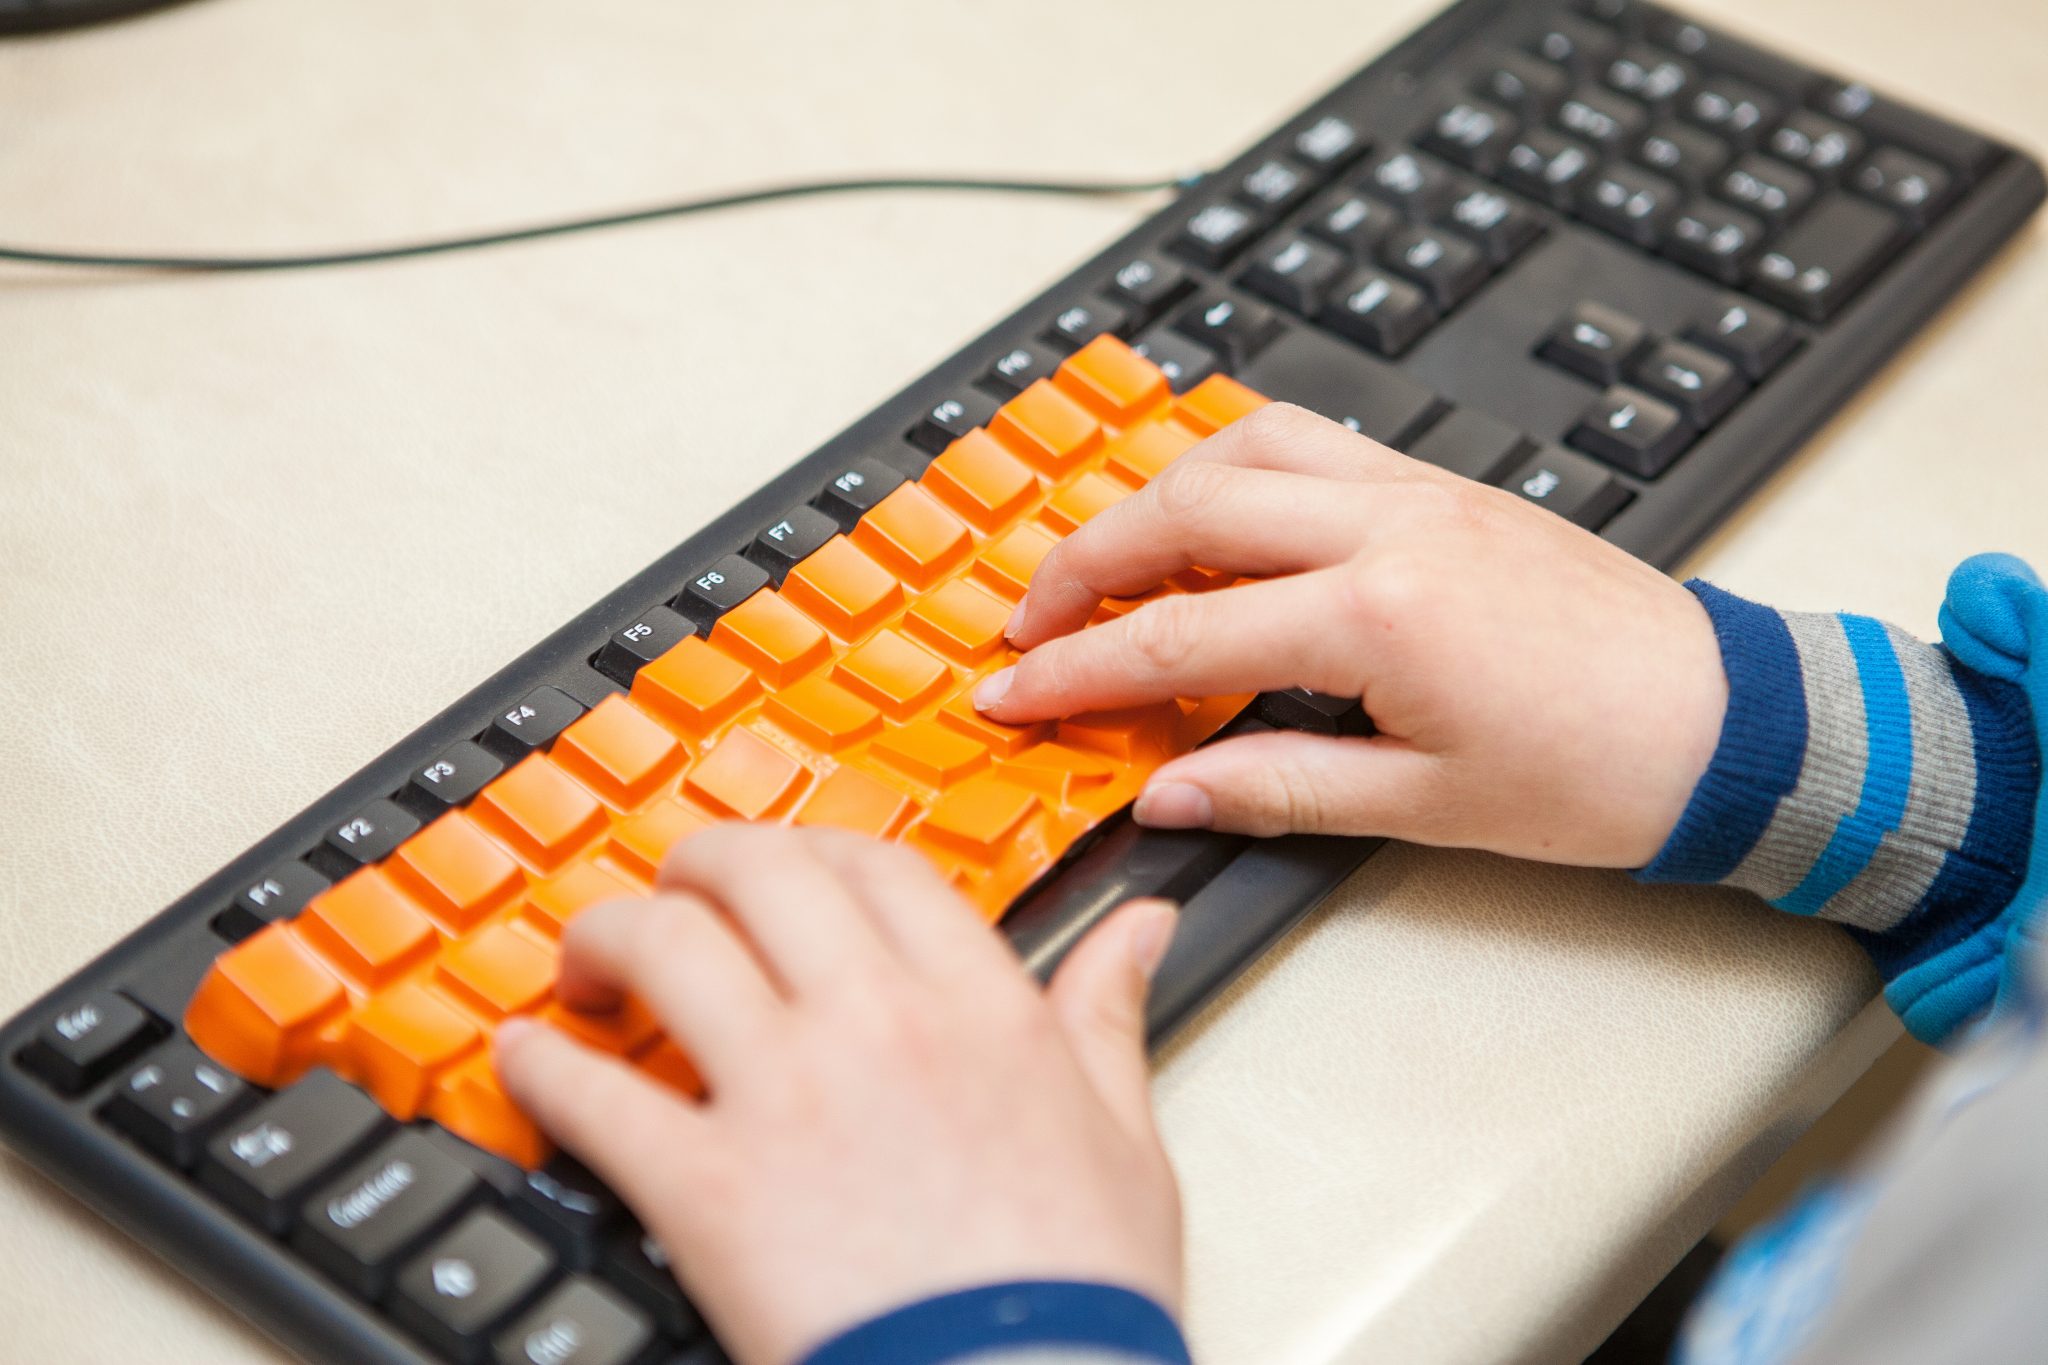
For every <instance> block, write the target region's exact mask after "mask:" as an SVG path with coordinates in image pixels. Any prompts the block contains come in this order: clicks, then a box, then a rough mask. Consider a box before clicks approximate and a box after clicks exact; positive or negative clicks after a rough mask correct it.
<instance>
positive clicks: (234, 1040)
mask: <svg viewBox="0 0 2048 1365" xmlns="http://www.w3.org/2000/svg"><path fill="white" fill-rule="evenodd" d="M347 1003H348V993H347V992H346V991H344V990H342V988H341V982H340V981H339V980H337V979H336V978H335V975H334V973H333V972H331V971H329V970H328V969H327V967H326V965H325V964H323V963H322V962H320V961H319V959H317V958H315V957H314V956H313V954H312V952H311V951H310V950H309V949H307V948H306V947H305V946H303V945H302V944H301V943H300V942H299V939H298V936H297V935H296V934H294V933H293V932H292V929H291V926H290V925H288V924H273V925H270V926H268V927H266V928H264V929H261V930H258V931H257V932H256V934H255V935H253V936H252V937H250V938H247V939H244V940H243V941H242V942H241V943H239V944H237V945H236V946H235V947H233V948H230V949H228V950H227V951H226V952H224V953H222V954H221V955H220V956H219V957H217V958H215V959H214V960H213V966H211V967H210V968H208V969H207V972H206V979H205V980H203V981H201V982H200V983H199V989H198V990H197V991H196V992H194V993H193V996H192V1003H191V1004H190V1005H188V1006H187V1007H186V1009H185V1030H186V1032H188V1033H190V1034H191V1035H192V1041H193V1042H195V1043H197V1044H199V1046H200V1048H201V1049H202V1050H203V1051H205V1053H206V1054H207V1055H208V1056H209V1057H211V1058H213V1059H214V1060H215V1061H217V1062H219V1063H220V1064H221V1065H222V1066H225V1067H227V1068H229V1069H230V1070H232V1071H235V1072H238V1073H239V1074H241V1075H242V1076H245V1077H247V1078H248V1079H249V1080H252V1081H254V1082H256V1083H257V1084H258V1085H268V1086H279V1085H283V1084H284V1083H285V1082H287V1081H289V1080H293V1079H295V1078H296V1077H297V1076H298V1074H299V1073H300V1072H302V1071H304V1070H305V1069H306V1067H307V1065H308V1064H309V1063H310V1062H311V1061H312V1059H313V1047H314V1044H315V1042H316V1041H317V1040H318V1037H319V1033H320V1028H321V1026H322V1025H323V1024H325V1023H326V1022H327V1021H328V1019H330V1018H331V1017H333V1016H334V1015H335V1014H337V1013H339V1012H340V1011H341V1009H342V1008H343V1007H344V1006H345V1005H347Z"/></svg>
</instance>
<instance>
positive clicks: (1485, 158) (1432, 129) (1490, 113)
mask: <svg viewBox="0 0 2048 1365" xmlns="http://www.w3.org/2000/svg"><path fill="white" fill-rule="evenodd" d="M1520 132H1521V126H1520V124H1518V123H1517V122H1516V120H1515V116H1514V115H1513V114H1511V113H1509V112H1508V111H1507V110H1505V109H1503V108H1501V107H1500V106H1499V105H1497V104H1489V103H1488V102H1487V101H1485V100H1466V101H1464V102H1462V103H1459V104H1454V105H1452V106H1451V107H1450V108H1448V109H1446V110H1444V112H1443V113H1441V114H1439V115H1437V117H1436V120H1435V122H1433V123H1431V124H1430V125H1429V128H1428V130H1427V131H1426V132H1424V133H1423V135H1422V138H1421V142H1422V145H1423V146H1424V147H1427V148H1428V149H1429V150H1430V151H1432V152H1435V153H1436V154H1437V155H1438V156H1440V157H1443V158H1444V159H1445V160H1446V161H1455V162H1457V163H1458V164H1459V165H1460V166H1463V167H1465V168H1466V169H1468V170H1474V171H1477V172H1479V173H1480V174H1481V175H1492V174H1493V173H1494V172H1495V171H1497V170H1499V169H1500V163H1501V158H1503V157H1504V156H1506V155H1507V150H1508V148H1509V146H1511V145H1512V144H1513V143H1514V140H1515V136H1516V135H1517V134H1518V133H1520Z"/></svg>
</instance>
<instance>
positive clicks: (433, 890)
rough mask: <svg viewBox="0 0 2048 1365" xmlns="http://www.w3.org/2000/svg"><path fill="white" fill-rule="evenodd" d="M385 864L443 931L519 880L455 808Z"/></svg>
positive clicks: (494, 901)
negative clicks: (439, 924)
mask: <svg viewBox="0 0 2048 1365" xmlns="http://www.w3.org/2000/svg"><path fill="white" fill-rule="evenodd" d="M663 737H664V738H666V737H667V736H666V733H665V732H664V735H663ZM671 742H673V741H671ZM385 866H386V867H388V868H389V869H390V872H391V876H392V879H393V880H394V881H396V882H397V883H398V884H399V885H400V886H402V887H404V888H405V889H406V890H407V891H409V892H411V893H412V894H413V895H414V896H416V897H418V898H419V901H420V903H421V904H422V905H424V906H426V908H427V911H428V913H430V914H432V915H433V916H434V917H435V918H436V919H437V920H439V921H440V923H441V926H442V928H443V929H444V930H445V931H446V932H449V933H461V932H462V931H463V930H464V929H467V928H468V927H469V926H470V925H472V924H475V923H476V922H477V921H478V920H480V919H482V918H483V917H484V916H485V915H488V914H489V913H490V912H491V911H493V910H495V909H497V908H498V907H499V906H500V905H502V904H504V903H505V902H506V901H507V900H509V899H511V898H512V896H513V895H514V894H516V893H517V892H518V890H519V887H520V885H521V884H522V883H523V882H524V881H525V874H523V873H522V872H521V871H520V870H519V864H518V863H515V862H513V861H512V859H511V858H510V857H508V856H507V855H506V853H505V850H504V849H502V848H499V847H498V846H497V845H496V844H494V843H492V842H491V840H490V839H489V838H488V837H486V836H485V834H484V832H483V831H482V830H480V829H478V828H477V827H476V825H475V824H474V823H473V822H472V821H471V820H470V818H469V817H468V816H467V815H465V814H463V813H462V812H461V811H450V812H449V813H448V814H446V815H444V816H442V817H441V818H440V819H438V820H436V821H435V822H434V823H433V824H431V825H428V826H427V827H426V828H425V829H423V830H421V831H420V832H419V833H418V834H415V835H413V836H412V838H410V839H407V840H406V841H405V842H404V843H402V844H400V845H399V846H398V851H397V852H396V853H394V854H392V855H391V861H390V862H389V863H387V864H385ZM361 875H362V874H361V873H357V874H356V877H360V876H361ZM356 877H351V878H349V881H351V882H352V881H354V880H356Z"/></svg>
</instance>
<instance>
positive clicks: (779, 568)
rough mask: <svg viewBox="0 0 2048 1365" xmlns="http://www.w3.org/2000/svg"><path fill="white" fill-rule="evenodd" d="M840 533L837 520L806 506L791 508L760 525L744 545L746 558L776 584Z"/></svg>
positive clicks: (778, 584)
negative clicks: (778, 516) (759, 528)
mask: <svg viewBox="0 0 2048 1365" xmlns="http://www.w3.org/2000/svg"><path fill="white" fill-rule="evenodd" d="M838 534H839V523H838V522H836V521H834V520H833V519H832V518H830V517H828V516H826V515H825V514H824V513H823V512H820V511H819V510H818V509H817V508H815V507H812V506H809V505H805V506H803V507H792V508H790V509H789V514H788V515H787V516H785V517H783V518H782V520H780V521H777V522H774V523H773V524H771V525H768V526H764V527H762V528H761V534H759V535H757V536H755V537H754V540H753V543H752V544H751V545H749V546H747V558H748V559H751V560H753V561H754V562H755V563H756V564H759V565H760V566H761V567H762V568H764V569H766V570H767V571H768V581H769V582H771V583H773V584H775V585H776V586H777V587H781V586H782V580H783V578H784V577H785V576H787V575H788V573H789V571H790V570H791V569H794V568H795V567H796V566H797V565H799V564H801V563H803V562H804V561H805V560H806V559H809V558H810V557H811V556H812V555H814V554H816V553H817V552H818V551H819V550H821V549H823V548H824V547H825V542H826V541H828V540H830V539H832V537H834V536H836V535H838Z"/></svg>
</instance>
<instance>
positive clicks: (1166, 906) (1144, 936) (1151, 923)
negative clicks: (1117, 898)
mask: <svg viewBox="0 0 2048 1365" xmlns="http://www.w3.org/2000/svg"><path fill="white" fill-rule="evenodd" d="M1125 913H1126V914H1128V915H1130V916H1131V918H1132V919H1133V921H1135V922H1134V923H1133V924H1132V926H1131V936H1130V945H1131V959H1132V961H1134V962H1136V963H1137V965H1138V973H1139V975H1141V976H1143V977H1144V978H1145V980H1147V981H1150V980H1151V979H1152V978H1153V977H1154V976H1157V975H1158V974H1159V964H1160V963H1161V962H1162V961H1164V960H1165V957H1166V950H1167V949H1168V948H1170V947H1172V946H1173V936H1174V934H1175V932H1176V931H1178V930H1179V928H1180V907H1179V906H1178V905H1176V904H1174V903H1173V902H1172V901H1170V900H1163V899H1159V898H1156V897H1152V898H1147V899H1145V900H1142V901H1138V902H1135V903H1134V905H1133V907H1132V908H1131V909H1129V910H1127V911H1125Z"/></svg>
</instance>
